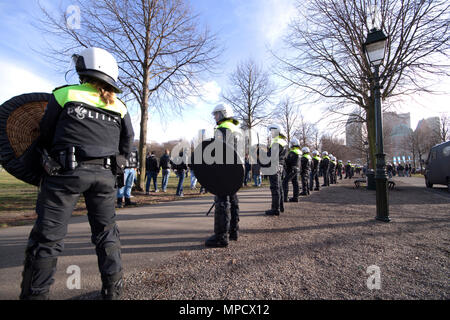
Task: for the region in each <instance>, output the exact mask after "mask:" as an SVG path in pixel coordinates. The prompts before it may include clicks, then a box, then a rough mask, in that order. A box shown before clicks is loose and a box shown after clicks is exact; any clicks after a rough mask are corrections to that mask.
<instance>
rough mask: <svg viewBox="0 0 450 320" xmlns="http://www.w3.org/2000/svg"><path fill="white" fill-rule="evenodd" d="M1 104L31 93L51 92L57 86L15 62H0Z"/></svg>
mask: <svg viewBox="0 0 450 320" xmlns="http://www.w3.org/2000/svg"><path fill="white" fill-rule="evenodd" d="M0 70H1V71H2V72H0V83H1V86H0V102H1V103H3V102H5V101H6V100H9V99H10V98H12V97H14V96H17V95H20V94H23V93H30V92H49V93H50V92H51V91H52V90H53V89H54V88H55V87H56V85H55V84H54V83H52V82H51V81H49V80H47V79H45V78H43V77H41V76H39V75H37V74H34V73H33V72H32V71H29V70H27V69H25V68H24V67H21V66H19V65H18V63H16V62H13V61H5V60H3V59H2V61H0Z"/></svg>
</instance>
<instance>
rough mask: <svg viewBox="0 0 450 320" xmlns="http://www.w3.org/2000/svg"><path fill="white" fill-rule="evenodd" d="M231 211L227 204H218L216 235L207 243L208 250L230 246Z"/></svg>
mask: <svg viewBox="0 0 450 320" xmlns="http://www.w3.org/2000/svg"><path fill="white" fill-rule="evenodd" d="M229 223H230V219H229V211H228V208H227V205H226V203H225V204H224V203H222V202H221V203H217V202H216V208H215V211H214V234H213V235H212V236H211V237H209V238H208V239H207V240H206V241H205V246H206V247H208V248H224V247H227V246H228V229H229Z"/></svg>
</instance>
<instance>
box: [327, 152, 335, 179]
mask: <svg viewBox="0 0 450 320" xmlns="http://www.w3.org/2000/svg"><path fill="white" fill-rule="evenodd" d="M334 159H335V158H334V156H333V155H332V154H330V167H329V169H328V176H329V179H330V184H335V183H336V181H335V173H336V162H335V160H334Z"/></svg>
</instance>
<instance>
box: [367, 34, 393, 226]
mask: <svg viewBox="0 0 450 320" xmlns="http://www.w3.org/2000/svg"><path fill="white" fill-rule="evenodd" d="M386 40H387V37H386V35H385V34H384V33H383V31H381V30H378V29H376V28H374V29H372V30H370V32H369V34H368V35H367V39H366V42H365V43H364V50H365V52H366V54H367V58H368V60H369V62H370V64H371V65H372V66H373V67H374V72H373V75H374V78H373V80H374V86H373V95H374V98H375V131H376V151H377V154H376V158H377V161H376V172H375V183H376V204H377V216H376V218H375V219H376V220H379V221H383V222H389V221H390V218H389V200H388V185H387V181H388V177H387V174H386V154H385V153H384V150H383V149H384V148H383V119H382V112H381V90H380V89H381V85H380V74H379V69H380V65H381V63H382V62H383V59H384V53H385V49H386V42H387V41H386Z"/></svg>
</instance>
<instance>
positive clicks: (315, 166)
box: [309, 150, 321, 191]
mask: <svg viewBox="0 0 450 320" xmlns="http://www.w3.org/2000/svg"><path fill="white" fill-rule="evenodd" d="M320 161H321V159H320V156H319V151H317V150H314V151H313V152H312V164H311V177H310V182H309V189H310V190H313V187H314V182H315V183H316V188H315V189H314V191H319V190H320V187H319V186H320V183H319V165H320Z"/></svg>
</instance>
